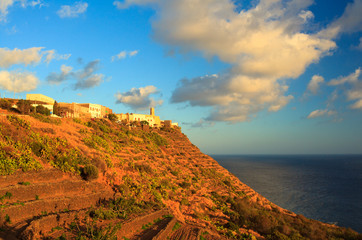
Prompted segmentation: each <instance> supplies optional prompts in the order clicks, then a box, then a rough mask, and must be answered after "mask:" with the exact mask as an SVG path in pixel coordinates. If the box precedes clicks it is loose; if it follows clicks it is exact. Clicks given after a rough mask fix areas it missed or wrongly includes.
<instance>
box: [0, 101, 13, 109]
mask: <svg viewBox="0 0 362 240" xmlns="http://www.w3.org/2000/svg"><path fill="white" fill-rule="evenodd" d="M11 105H12V104H11V102H9V101H8V100H6V99H0V108H2V109H6V110H10V109H11Z"/></svg>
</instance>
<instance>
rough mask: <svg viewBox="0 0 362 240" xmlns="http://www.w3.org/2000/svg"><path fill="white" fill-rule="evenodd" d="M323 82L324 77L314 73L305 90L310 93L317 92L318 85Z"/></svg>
mask: <svg viewBox="0 0 362 240" xmlns="http://www.w3.org/2000/svg"><path fill="white" fill-rule="evenodd" d="M323 83H324V78H323V77H322V76H319V75H314V76H313V77H312V79H311V80H310V82H309V84H308V87H307V90H308V91H309V92H311V93H312V94H314V95H315V94H317V93H318V90H319V88H320V85H321V84H323Z"/></svg>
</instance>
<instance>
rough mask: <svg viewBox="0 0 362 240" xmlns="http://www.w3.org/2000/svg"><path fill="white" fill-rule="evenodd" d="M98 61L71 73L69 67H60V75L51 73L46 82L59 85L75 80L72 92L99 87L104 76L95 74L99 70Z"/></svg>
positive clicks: (71, 70)
mask: <svg viewBox="0 0 362 240" xmlns="http://www.w3.org/2000/svg"><path fill="white" fill-rule="evenodd" d="M99 65H100V60H94V61H91V62H89V63H87V64H86V65H85V66H84V68H83V69H80V70H77V71H73V68H72V67H70V66H66V65H62V66H61V68H60V73H56V72H52V73H50V74H49V75H48V76H47V82H48V83H50V84H56V85H59V84H61V83H63V82H65V81H67V80H70V79H75V80H76V83H75V84H74V85H73V89H74V90H78V89H89V88H93V87H96V86H99V85H100V84H101V83H102V82H103V81H104V75H103V74H99V73H95V72H96V71H97V70H98V69H99Z"/></svg>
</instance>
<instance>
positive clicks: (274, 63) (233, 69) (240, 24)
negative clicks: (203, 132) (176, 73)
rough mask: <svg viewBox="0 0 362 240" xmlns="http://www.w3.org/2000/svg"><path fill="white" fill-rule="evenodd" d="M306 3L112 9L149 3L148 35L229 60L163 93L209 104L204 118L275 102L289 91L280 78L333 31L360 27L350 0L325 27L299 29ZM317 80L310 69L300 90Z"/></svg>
mask: <svg viewBox="0 0 362 240" xmlns="http://www.w3.org/2000/svg"><path fill="white" fill-rule="evenodd" d="M311 4H313V0H290V1H283V0H273V1H270V0H260V1H258V2H257V3H256V4H255V5H253V6H252V7H251V8H249V9H241V8H240V7H237V6H236V3H235V2H234V1H232V0H205V1H195V0H168V1H165V0H125V1H122V2H120V1H115V2H114V5H115V6H117V8H119V9H124V8H127V7H129V6H131V5H149V6H152V7H154V9H155V11H156V17H155V18H154V20H153V22H152V26H153V31H154V34H153V37H154V39H156V40H157V41H159V42H161V43H163V44H166V45H168V46H169V47H170V48H171V49H174V50H176V51H178V52H180V53H185V52H190V51H196V52H200V53H202V54H203V55H204V56H205V57H206V58H211V57H214V56H216V57H218V59H220V60H221V61H223V62H225V63H228V64H229V65H230V69H228V70H227V71H223V73H222V74H218V75H217V76H216V77H215V76H200V77H196V78H193V79H182V80H180V82H179V85H178V87H177V88H176V89H175V90H174V92H173V94H172V98H171V101H172V102H174V103H189V104H190V105H191V106H207V107H212V111H211V112H210V114H209V116H208V117H207V118H205V119H207V120H213V121H228V122H240V121H246V120H249V119H251V118H252V117H254V116H255V115H256V114H257V113H258V112H259V111H263V110H268V111H278V110H280V109H281V108H283V107H284V106H285V105H286V104H288V102H289V101H290V100H291V99H293V96H291V95H289V94H288V81H289V80H290V79H295V78H298V77H299V76H300V75H301V74H303V73H304V72H305V70H306V68H307V67H308V66H309V65H311V64H313V63H316V62H318V61H319V60H320V59H321V58H322V57H324V56H326V55H329V54H331V53H332V51H333V50H334V49H335V48H336V43H335V42H334V39H335V38H336V37H337V36H339V35H340V34H342V33H351V32H355V31H360V30H361V29H362V24H361V23H362V22H361V19H362V15H361V14H360V9H361V7H362V0H354V2H352V3H350V4H348V5H347V7H346V9H345V11H344V13H343V14H342V16H341V17H339V18H338V19H336V20H335V21H333V22H332V23H331V24H329V25H328V26H327V27H326V28H325V29H320V30H319V31H315V32H310V31H306V26H307V25H308V22H309V21H310V20H312V19H313V18H314V15H313V13H312V12H311V11H310V10H308V7H309V6H310V5H311ZM321 80H322V79H321V77H319V78H318V77H315V78H314V80H312V81H311V83H310V85H309V89H308V90H309V91H310V92H311V93H316V92H317V91H318V89H319V87H320V85H321V84H322V83H323V82H322V81H321ZM357 106H359V105H358V104H357V105H356V107H357Z"/></svg>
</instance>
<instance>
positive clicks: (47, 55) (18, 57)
mask: <svg viewBox="0 0 362 240" xmlns="http://www.w3.org/2000/svg"><path fill="white" fill-rule="evenodd" d="M43 49H44V48H43V47H32V48H28V49H23V50H22V49H17V48H15V49H13V50H10V49H8V48H0V67H1V68H8V67H10V66H12V65H18V64H22V65H25V66H28V65H35V64H38V63H40V62H41V60H42V59H43V58H44V59H45V60H44V61H45V62H46V63H49V62H51V61H52V60H53V59H56V60H61V59H68V58H69V57H70V54H65V55H59V54H57V53H56V52H55V50H48V51H43Z"/></svg>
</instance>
